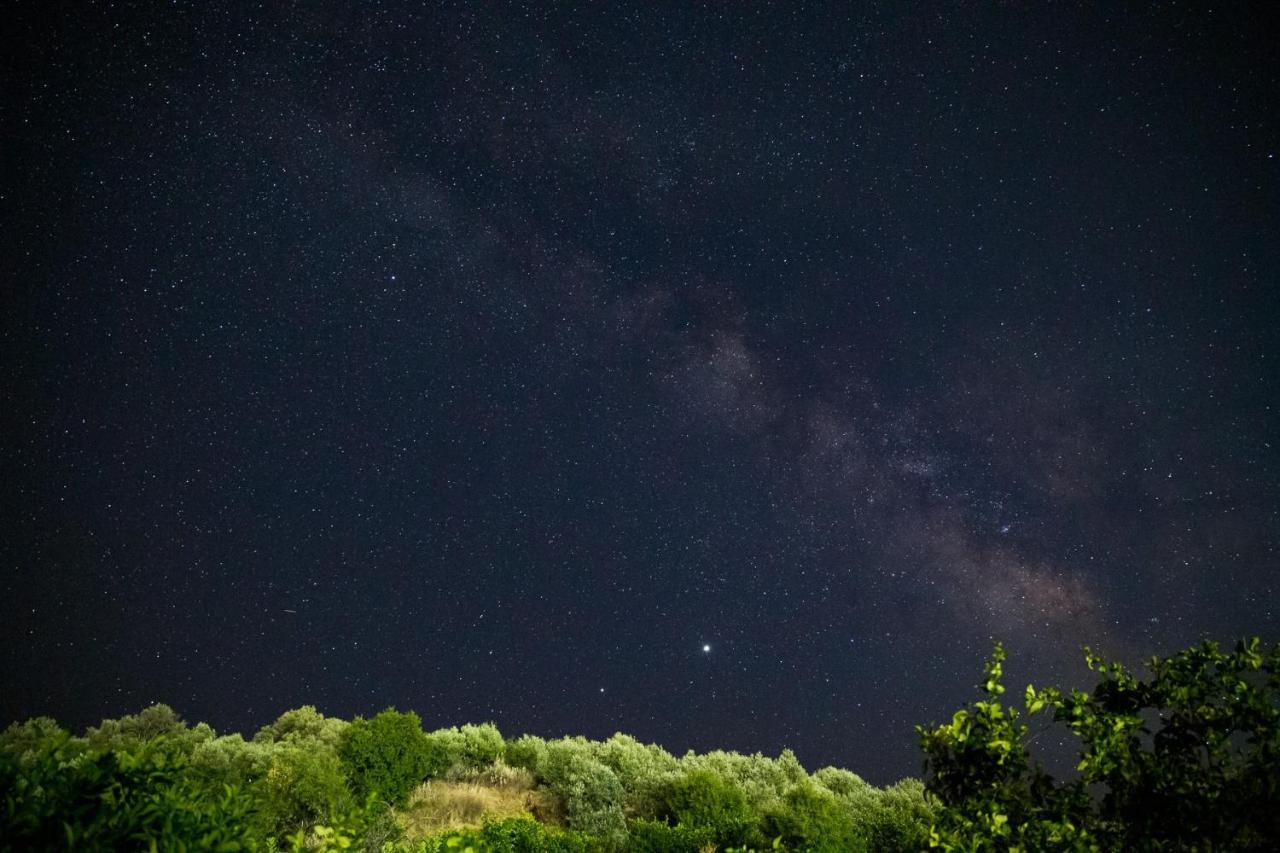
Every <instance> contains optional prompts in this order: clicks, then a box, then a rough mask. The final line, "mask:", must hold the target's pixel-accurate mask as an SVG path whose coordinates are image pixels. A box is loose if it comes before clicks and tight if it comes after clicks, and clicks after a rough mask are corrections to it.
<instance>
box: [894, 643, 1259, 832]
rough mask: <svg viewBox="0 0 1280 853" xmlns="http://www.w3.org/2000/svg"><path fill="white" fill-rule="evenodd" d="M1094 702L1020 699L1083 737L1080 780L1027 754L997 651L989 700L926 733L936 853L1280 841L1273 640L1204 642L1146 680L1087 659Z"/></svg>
mask: <svg viewBox="0 0 1280 853" xmlns="http://www.w3.org/2000/svg"><path fill="white" fill-rule="evenodd" d="M1085 654H1086V660H1087V662H1088V664H1089V668H1090V669H1092V670H1094V671H1096V672H1097V673H1098V674H1099V676H1100V678H1099V683H1098V684H1097V685H1096V686H1095V687H1094V689H1093V691H1092V692H1091V693H1086V692H1084V691H1081V690H1074V691H1071V692H1069V693H1063V692H1062V691H1061V690H1058V689H1056V688H1047V689H1044V690H1039V691H1037V690H1036V689H1035V688H1034V687H1032V686H1030V685H1028V687H1027V689H1026V692H1025V694H1024V704H1025V713H1026V714H1027V715H1028V716H1031V715H1036V714H1045V713H1046V712H1052V719H1053V722H1054V724H1057V725H1061V726H1065V727H1066V729H1067V730H1069V731H1070V732H1071V733H1072V734H1073V735H1074V736H1076V737H1077V738H1078V739H1079V740H1080V751H1079V764H1078V766H1077V768H1076V770H1077V776H1076V778H1074V779H1071V780H1067V781H1061V782H1059V781H1055V780H1054V779H1053V778H1052V777H1051V776H1049V774H1047V773H1046V772H1045V771H1044V770H1043V769H1042V768H1041V767H1040V766H1039V765H1033V764H1032V763H1031V762H1030V760H1029V757H1028V751H1027V745H1028V743H1029V738H1028V737H1027V730H1028V727H1027V726H1026V725H1025V724H1023V723H1022V722H1020V717H1021V715H1020V714H1019V712H1018V710H1017V709H1015V708H1007V707H1005V706H1004V705H1003V704H1001V701H1000V696H1001V695H1002V694H1003V693H1004V686H1003V683H1002V677H1003V663H1004V660H1005V654H1004V650H1003V649H1002V648H1001V647H999V646H997V647H996V650H995V654H994V655H993V657H992V659H991V661H990V662H989V663H988V664H987V669H986V680H985V682H984V683H983V684H982V685H981V689H982V690H983V691H984V692H985V693H986V694H987V698H986V699H985V700H983V701H979V702H974V703H973V704H972V705H971V706H970V707H968V708H966V709H963V710H960V711H957V712H956V714H955V716H954V717H953V718H952V721H951V722H950V723H948V724H945V725H942V726H938V727H936V728H933V729H929V728H924V727H921V728H920V729H919V733H920V736H921V744H922V746H923V748H924V750H925V754H926V755H927V756H928V762H927V765H926V769H927V784H928V789H929V793H930V794H931V795H932V796H935V797H936V798H937V799H938V800H939V801H940V803H941V806H942V808H940V809H939V812H938V818H939V820H938V824H937V826H936V827H935V828H934V829H933V831H932V833H931V838H930V844H931V846H933V847H936V848H941V849H943V850H949V851H988V850H990V851H1040V850H1047V851H1048V850H1052V851H1111V850H1135V851H1147V850H1150V851H1156V850H1179V851H1206V853H1207V851H1221V850H1231V851H1251V850H1256V851H1264V850H1275V849H1277V844H1280V644H1277V645H1274V646H1272V647H1271V648H1270V649H1264V648H1262V647H1261V645H1260V643H1259V641H1258V640H1257V639H1256V638H1255V639H1253V640H1250V641H1242V642H1240V643H1239V644H1237V645H1236V647H1235V650H1234V651H1233V652H1224V651H1222V650H1221V649H1220V648H1219V647H1218V645H1217V644H1216V643H1212V642H1207V641H1206V642H1204V643H1201V644H1200V645H1199V646H1196V647H1193V648H1190V649H1187V650H1185V651H1182V652H1179V653H1178V654H1176V655H1174V656H1172V657H1169V658H1163V659H1162V658H1153V659H1152V660H1151V661H1149V662H1148V670H1149V672H1150V677H1149V678H1148V679H1146V680H1141V679H1139V678H1137V677H1135V676H1134V675H1132V674H1131V673H1130V672H1128V671H1127V670H1126V669H1125V668H1124V667H1123V666H1122V665H1121V664H1118V663H1108V662H1106V661H1104V660H1103V659H1101V658H1099V657H1097V656H1096V655H1094V654H1092V653H1091V652H1089V650H1088V649H1086V650H1085Z"/></svg>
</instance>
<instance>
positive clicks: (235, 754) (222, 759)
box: [191, 734, 274, 785]
mask: <svg viewBox="0 0 1280 853" xmlns="http://www.w3.org/2000/svg"><path fill="white" fill-rule="evenodd" d="M273 751H274V748H273V747H272V745H271V744H266V743H256V742H249V743H246V742H245V739H244V738H243V737H241V736H240V735H238V734H234V735H224V736H223V737H219V738H214V739H213V740H209V741H205V742H204V743H202V744H200V745H198V746H197V747H196V748H195V750H194V751H193V752H192V753H191V772H192V774H193V775H194V776H196V777H197V778H199V779H200V780H201V781H203V782H205V783H207V784H212V785H223V784H228V785H242V784H246V783H249V782H253V781H256V780H258V779H261V778H262V777H263V776H264V775H266V772H267V768H268V767H270V766H271V755H272V753H273Z"/></svg>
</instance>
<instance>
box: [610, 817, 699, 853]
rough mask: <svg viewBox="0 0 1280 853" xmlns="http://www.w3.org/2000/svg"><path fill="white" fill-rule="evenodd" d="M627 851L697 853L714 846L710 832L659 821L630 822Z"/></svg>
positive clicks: (639, 852) (642, 852)
mask: <svg viewBox="0 0 1280 853" xmlns="http://www.w3.org/2000/svg"><path fill="white" fill-rule="evenodd" d="M630 828H631V835H630V837H629V838H628V839H627V849H628V850H633V851H636V853H699V851H701V850H706V849H707V848H709V847H713V846H714V838H713V834H712V832H711V830H709V829H706V828H702V827H698V828H694V827H689V826H672V825H671V824H669V823H664V822H662V821H659V820H636V821H632V822H631V827H630Z"/></svg>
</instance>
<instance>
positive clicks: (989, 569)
mask: <svg viewBox="0 0 1280 853" xmlns="http://www.w3.org/2000/svg"><path fill="white" fill-rule="evenodd" d="M422 5H425V6H429V7H430V8H429V9H423V8H421V6H422ZM585 5H586V4H577V3H572V4H571V3H565V4H555V6H554V8H552V7H551V4H548V5H547V7H542V8H540V7H539V6H538V5H527V6H510V7H499V6H497V5H495V4H456V5H455V4H448V3H438V4H437V3H431V4H416V3H404V4H399V3H395V2H372V3H359V4H357V3H350V4H348V3H302V2H299V3H287V2H270V3H261V4H250V3H240V2H235V3H204V2H175V3H170V4H159V3H153V4H139V5H138V6H133V5H129V4H103V3H96V4H87V3H85V4H81V3H48V4H44V3H40V4H35V3H33V4H27V5H26V7H25V9H18V10H12V11H10V13H8V16H7V21H6V30H7V31H8V32H7V37H6V42H7V43H8V44H9V48H7V49H6V51H7V55H6V56H5V57H4V58H3V60H0V62H3V79H2V81H0V82H2V84H3V85H2V86H0V128H2V136H0V146H2V148H0V151H2V154H0V169H2V170H3V172H2V174H3V182H2V193H3V194H2V196H0V200H2V202H3V204H2V207H0V209H2V210H3V216H4V221H3V229H2V230H0V264H2V265H3V278H4V281H5V288H4V294H5V295H4V297H3V303H2V304H3V314H2V319H0V331H2V337H0V347H2V349H0V356H2V360H0V368H2V369H0V375H2V377H3V378H2V380H0V381H2V383H3V385H2V386H0V390H2V391H3V400H4V406H3V413H2V414H0V436H2V437H0V451H2V452H0V477H3V480H4V489H3V523H4V533H3V539H2V541H0V559H2V561H3V562H2V563H0V565H3V572H2V573H0V724H3V723H7V722H8V721H9V720H12V719H22V718H26V717H28V716H32V715H36V714H51V715H54V716H56V717H58V718H59V719H60V720H61V721H63V722H64V723H66V724H68V725H71V726H73V727H75V728H82V727H83V726H85V725H87V724H91V723H96V722H97V721H98V720H100V719H101V718H103V717H106V716H118V715H120V714H122V713H126V712H133V711H136V710H138V709H139V708H141V707H142V706H144V705H146V704H148V703H151V702H155V701H161V702H166V703H168V704H171V705H172V706H174V708H175V709H176V710H178V712H179V713H181V714H182V715H183V716H185V717H186V718H187V719H189V720H192V721H195V720H206V721H208V722H209V723H211V724H212V725H213V726H214V727H215V728H218V729H219V730H226V729H232V730H240V731H247V732H251V731H253V730H255V729H256V728H257V727H258V726H260V725H263V724H265V723H267V722H269V721H270V720H272V719H274V718H275V716H276V715H278V714H279V713H280V712H281V711H283V710H285V709H287V708H291V707H296V706H298V705H302V704H314V705H317V706H318V707H319V708H320V709H321V710H322V711H324V712H325V713H328V714H333V715H338V716H343V717H350V716H353V715H355V714H358V713H362V714H370V713H374V712H376V711H378V710H381V709H382V708H384V707H386V706H388V705H395V706H396V707H398V708H401V709H415V710H417V711H418V712H419V713H420V714H421V715H422V717H423V720H424V724H425V725H426V726H427V727H428V728H436V727H439V726H445V725H453V724H460V723H464V722H481V721H484V720H493V721H495V722H496V723H497V724H498V725H499V727H500V728H501V729H502V730H503V731H504V732H505V733H507V734H509V735H515V734H518V733H520V732H525V731H528V732H533V733H536V734H542V735H546V736H558V735H561V734H584V735H587V736H590V737H603V736H608V735H609V734H611V733H613V732H614V731H619V730H621V731H624V732H627V733H630V734H633V735H635V736H636V737H639V738H640V739H642V740H645V741H655V742H658V743H661V744H663V745H664V746H666V747H667V748H668V749H671V750H672V751H675V752H683V751H684V750H685V749H688V748H691V747H692V748H697V749H699V750H704V749H710V748H716V747H722V748H727V749H737V750H741V751H747V752H754V751H757V750H760V751H763V752H765V753H768V754H777V752H778V750H780V749H781V748H782V747H784V746H789V747H791V748H793V749H794V750H795V751H796V753H797V755H798V756H799V758H800V760H801V761H802V762H803V763H804V764H805V765H806V766H807V767H809V768H811V769H812V768H816V767H819V766H822V765H824V764H829V763H835V764H840V765H843V766H847V767H849V768H851V769H853V770H855V771H856V772H858V773H860V774H862V775H863V776H865V777H866V778H867V779H868V780H870V781H873V782H877V783H886V782H889V781H892V780H893V779H896V778H898V777H900V776H902V775H907V774H914V773H918V772H919V769H920V763H921V754H920V753H919V751H918V749H917V747H916V742H915V735H914V732H913V726H914V725H915V724H916V723H925V722H929V721H935V720H939V719H943V718H948V717H950V714H951V712H952V711H953V710H954V709H956V708H958V707H959V706H960V705H961V704H962V703H963V702H964V701H967V700H968V699H970V698H972V697H973V696H974V695H975V691H974V689H973V686H972V685H973V684H974V683H975V682H976V681H977V680H978V677H979V675H980V668H981V664H982V661H983V660H984V658H985V657H986V655H987V654H988V652H989V651H990V648H991V645H992V642H993V640H994V639H1002V640H1003V641H1004V642H1005V644H1006V646H1007V647H1008V649H1009V651H1010V654H1011V663H1010V665H1009V667H1008V669H1009V671H1010V673H1011V678H1010V681H1011V684H1012V685H1013V687H1014V688H1015V690H1016V691H1017V692H1020V690H1021V686H1022V685H1024V684H1025V683H1026V682H1027V681H1028V680H1034V681H1035V682H1036V683H1037V684H1047V683H1063V682H1069V683H1076V682H1079V681H1080V680H1081V679H1082V678H1083V677H1084V673H1083V664H1082V662H1081V653H1080V646H1082V645H1083V644H1086V643H1089V644H1092V645H1094V646H1095V647H1097V648H1100V649H1102V650H1104V651H1106V652H1109V653H1111V654H1114V655H1118V656H1120V657H1122V658H1123V659H1125V660H1129V661H1134V662H1137V661H1138V660H1140V659H1142V658H1144V657H1146V656H1148V655H1150V654H1154V653H1170V652H1173V651H1175V650H1177V649H1178V648H1181V647H1184V646H1186V645H1189V644H1190V643H1193V642H1195V641H1196V640H1198V639H1199V638H1200V637H1201V636H1202V635H1210V636H1213V637H1217V638H1220V639H1223V640H1231V639H1233V638H1235V637H1238V636H1241V635H1245V634H1260V635H1262V636H1263V637H1264V638H1266V639H1270V640H1276V639H1280V597H1278V595H1277V586H1278V584H1277V577H1276V576H1277V569H1278V568H1280V449H1278V448H1277V442H1278V441H1280V429H1277V411H1276V408H1275V407H1276V400H1277V398H1278V395H1280V324H1278V322H1277V318H1278V317H1280V292H1278V290H1277V288H1278V287H1280V109H1278V107H1277V105H1278V104H1280V60H1278V59H1277V49H1276V44H1277V43H1280V33H1278V32H1277V31H1276V30H1275V29H1274V28H1270V26H1269V24H1268V22H1267V21H1266V20H1265V19H1264V13H1265V12H1266V11H1267V7H1268V4H1265V3H1257V4H1245V3H1227V4H1223V5H1222V6H1221V7H1219V6H1213V7H1212V8H1210V7H1207V6H1206V7H1191V6H1187V5H1185V4H1181V3H1179V4H1174V3H1155V4H1150V5H1148V4H1127V5H1131V6H1132V7H1133V8H1132V9H1129V10H1127V11H1126V10H1123V9H1120V8H1115V9H1112V10H1111V11H1109V12H1108V11H1106V10H1105V9H1102V8H1101V7H1102V6H1104V5H1110V4H1092V3H1088V4H1082V5H1080V6H1076V5H1074V4H1054V5H1053V6H1052V7H1045V8H1039V9H1030V8H1025V9H1024V8H1021V4H999V5H996V4H961V5H950V4H932V3H925V4H914V3H898V2H893V3H886V4H883V5H867V6H865V7H863V8H859V9H856V10H853V11H851V10H850V9H849V8H848V6H850V5H860V4H844V3H840V4H831V5H830V6H828V7H826V8H820V7H816V6H814V7H809V8H808V9H807V10H800V9H799V5H798V4H791V3H780V4H777V5H774V6H764V5H759V4H753V6H752V8H750V9H748V8H746V4H736V3H703V4H692V3H689V4H685V3H680V4H670V5H665V4H664V5H659V4H649V3H646V4H638V5H637V6H636V7H634V9H632V10H628V8H627V7H626V6H624V5H623V4H611V3H610V4H592V6H593V8H592V9H580V8H574V7H578V6H585ZM1037 5H1038V4H1037ZM353 10H354V11H353Z"/></svg>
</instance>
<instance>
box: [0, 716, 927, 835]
mask: <svg viewBox="0 0 1280 853" xmlns="http://www.w3.org/2000/svg"><path fill="white" fill-rule="evenodd" d="M0 787H3V788H4V789H5V790H6V791H8V792H10V793H9V794H8V796H7V807H6V811H5V813H4V815H3V818H2V821H0V839H3V841H0V845H2V846H3V849H6V850H33V849H70V850H127V849H148V848H149V847H151V845H152V844H153V843H154V845H155V849H158V850H183V849H187V850H225V851H234V850H257V849H267V850H346V849H362V850H366V851H446V850H448V851H454V850H462V849H465V848H467V847H470V848H471V849H473V850H495V851H512V853H515V851H605V850H636V851H673V853H674V851H690V853H692V851H704V850H709V849H720V850H725V849H743V848H746V849H765V848H768V849H785V850H819V851H828V850H829V851H850V850H867V851H899V850H913V849H919V848H921V847H922V846H923V845H924V844H925V843H926V839H927V837H928V831H929V827H930V824H931V822H932V812H931V808H930V806H929V805H928V803H927V802H926V800H925V796H924V789H923V786H922V785H921V783H920V782H919V781H917V780H914V779H907V780H903V781H902V782H899V783H898V784H896V785H894V786H892V787H890V788H887V789H880V788H876V787H873V786H871V785H869V784H867V783H866V782H864V781H863V780H862V779H860V778H859V777H858V776H856V775H855V774H853V773H851V772H849V771H848V770H842V769H839V768H835V767H826V768H823V769H821V770H818V771H817V772H815V773H812V774H811V773H808V772H806V771H805V769H804V768H803V767H802V766H801V765H800V762H799V761H797V760H796V757H795V756H794V755H793V754H792V753H791V752H790V751H784V752H783V753H782V754H781V755H780V756H778V757H777V758H769V757H765V756H762V755H759V754H757V755H742V754H738V753H734V752H711V753H707V754H694V753H689V754H688V755H685V756H682V757H676V756H673V755H672V754H670V753H669V752H667V751H665V750H664V749H662V748H660V747H658V746H654V745H647V744H642V743H640V742H638V741H637V740H635V739H634V738H631V737H628V736H627V735H622V734H618V735H614V736H613V737H612V738H609V739H608V740H605V741H589V740H586V739H583V738H580V737H579V738H563V739H559V740H544V739H542V738H539V737H534V736H530V735H524V736H521V737H518V738H514V739H511V740H507V739H504V738H503V737H502V735H501V733H500V732H499V731H498V730H497V728H496V727H494V726H493V725H491V724H484V725H467V726H462V727H459V728H446V729H439V730H436V731H431V732H427V731H424V730H423V728H422V725H421V722H420V719H419V717H418V716H417V715H416V714H414V713H401V712H398V711H395V710H393V709H388V710H386V711H383V712H382V713H380V714H378V715H377V716H374V717H372V718H370V719H362V718H357V719H355V720H353V721H350V722H347V721H345V720H340V719H336V718H333V717H325V716H324V715H322V714H321V713H319V712H318V711H316V709H315V708H312V707H309V706H308V707H303V708H298V709H296V710H292V711H287V712H285V713H284V714H282V715H280V717H279V718H278V719H277V720H276V721H275V722H274V723H272V724H271V725H269V726H266V727H264V728H263V729H261V730H260V731H258V732H257V733H256V734H255V735H253V737H252V738H250V739H248V740H246V739H245V738H244V737H243V736H242V735H239V734H230V735H221V736H219V735H218V734H217V733H216V732H215V731H214V730H213V729H212V728H210V727H209V726H208V725H206V724H204V723H198V724H196V725H194V726H188V725H187V724H185V723H184V722H183V721H182V720H181V719H180V718H179V717H178V716H177V715H176V714H175V713H174V711H173V710H172V709H171V708H169V707H168V706H165V705H154V706H152V707H150V708H147V709H145V710H143V711H141V712H140V713H138V714H136V715H130V716H125V717H122V718H120V719H118V720H104V721H103V722H102V724H101V725H100V726H97V727H93V728H90V729H89V730H88V731H86V732H85V733H84V735H83V736H73V735H72V734H71V733H70V732H68V731H66V730H64V729H63V728H61V727H60V726H58V725H57V724H56V723H55V722H54V721H53V720H50V719H47V718H42V719H34V720H29V721H27V722H25V723H22V724H14V725H12V726H10V727H9V728H8V729H7V730H6V731H5V732H4V733H3V735H0Z"/></svg>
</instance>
